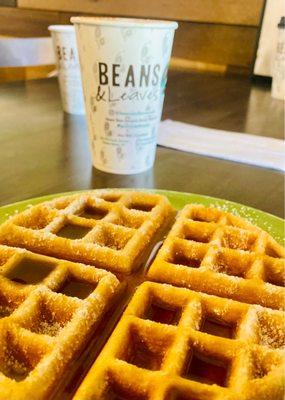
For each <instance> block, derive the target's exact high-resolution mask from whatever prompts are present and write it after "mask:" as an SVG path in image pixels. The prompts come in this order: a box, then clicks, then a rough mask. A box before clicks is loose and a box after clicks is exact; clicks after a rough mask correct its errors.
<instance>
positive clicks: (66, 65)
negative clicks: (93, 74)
mask: <svg viewBox="0 0 285 400" xmlns="http://www.w3.org/2000/svg"><path fill="white" fill-rule="evenodd" d="M48 29H49V31H50V32H51V36H52V40H53V47H54V53H55V57H56V64H57V69H58V81H59V87H60V95H61V100H62V108H63V110H64V111H65V112H67V113H69V114H85V107H84V99H83V91H82V81H81V74H80V66H79V60H78V52H77V45H76V36H75V29H74V26H72V25H51V26H49V27H48Z"/></svg>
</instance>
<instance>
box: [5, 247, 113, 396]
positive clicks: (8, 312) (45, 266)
mask: <svg viewBox="0 0 285 400" xmlns="http://www.w3.org/2000/svg"><path fill="white" fill-rule="evenodd" d="M119 289H120V284H119V281H118V280H117V278H116V277H115V276H114V275H113V274H111V273H110V272H106V271H103V270H99V269H96V268H94V267H92V266H88V265H82V264H76V263H72V262H69V261H62V260H57V259H55V258H51V257H46V256H41V255H36V254H34V253H31V252H29V251H27V250H23V249H16V248H10V247H7V246H0V388H1V389H0V399H1V400H7V399H15V400H40V399H42V398H46V396H48V395H49V393H50V391H51V389H53V388H54V386H55V385H56V384H57V383H58V382H59V380H60V378H61V377H62V375H63V373H64V372H65V371H66V370H67V367H68V363H69V362H70V361H72V360H73V359H74V357H75V356H76V354H77V352H78V351H80V350H81V347H82V346H83V345H84V344H85V343H86V341H87V339H88V337H89V335H90V334H91V332H92V331H94V329H95V328H96V326H97V324H98V323H99V321H100V319H101V317H102V316H103V315H104V314H105V312H106V311H107V309H108V308H109V307H110V305H111V304H112V302H113V300H114V298H115V295H116V294H117V293H119Z"/></svg>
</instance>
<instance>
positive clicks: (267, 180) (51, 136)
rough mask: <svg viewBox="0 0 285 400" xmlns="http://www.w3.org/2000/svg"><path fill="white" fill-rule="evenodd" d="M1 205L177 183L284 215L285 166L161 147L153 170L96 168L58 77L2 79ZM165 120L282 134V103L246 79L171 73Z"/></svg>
mask: <svg viewBox="0 0 285 400" xmlns="http://www.w3.org/2000/svg"><path fill="white" fill-rule="evenodd" d="M0 109H1V113H0V205H4V204H7V203H11V202H15V201H19V200H24V199H28V198H31V197H35V196H41V195H46V194H51V193H57V192H64V191H70V190H80V189H90V188H102V187H145V188H158V189H169V190H170V189H171V190H179V191H186V192H193V193H201V194H205V195H210V196H216V197H220V198H224V199H228V200H232V201H237V202H240V203H243V204H245V205H248V206H253V207H257V208H259V209H261V210H264V211H267V212H270V213H272V214H275V215H278V216H283V215H284V204H283V196H284V179H283V178H284V177H283V174H282V173H281V172H278V171H273V170H269V169H264V168H257V167H253V166H250V165H246V164H239V163H234V162H230V161H223V160H220V159H216V158H210V157H203V156H199V155H195V154H191V153H185V152H181V151H175V150H171V149H167V148H162V147H159V148H158V152H157V158H156V163H155V166H154V168H153V169H152V170H150V171H147V172H146V173H143V174H139V175H133V176H122V175H112V174H107V173H103V172H100V171H98V170H95V169H94V168H92V164H91V158H90V154H89V149H88V142H87V130H86V124H85V119H84V117H75V116H70V115H66V114H64V113H63V112H62V111H61V104H60V97H59V91H58V85H57V81H56V80H55V79H49V80H38V81H29V82H21V83H10V84H4V85H0ZM163 118H172V119H176V120H181V121H185V122H189V123H193V124H197V125H202V126H208V127H212V128H218V129H226V130H233V131H239V132H248V133H252V134H258V135H265V136H272V137H276V138H281V137H282V136H283V131H284V125H283V120H284V112H283V103H282V102H281V101H278V100H274V99H272V98H271V96H270V91H269V88H268V87H267V86H256V85H252V84H251V83H250V81H249V80H248V79H246V78H242V77H220V76H211V75H209V74H193V73H192V74H190V73H188V74H185V73H181V72H171V73H170V76H169V81H168V87H167V94H166V102H165V107H164V113H163Z"/></svg>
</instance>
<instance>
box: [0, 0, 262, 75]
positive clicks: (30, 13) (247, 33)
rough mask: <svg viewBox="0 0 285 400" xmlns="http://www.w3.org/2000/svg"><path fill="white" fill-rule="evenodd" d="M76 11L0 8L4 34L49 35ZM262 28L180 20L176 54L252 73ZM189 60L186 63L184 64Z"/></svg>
mask: <svg viewBox="0 0 285 400" xmlns="http://www.w3.org/2000/svg"><path fill="white" fill-rule="evenodd" d="M72 15H75V14H73V13H65V12H58V11H41V10H26V9H19V8H9V7H0V35H6V36H16V37H31V36H34V37H40V36H49V32H48V29H47V28H48V26H49V25H51V24H68V23H70V18H71V16H72ZM257 33H258V28H257V27H255V26H238V25H225V24H210V23H197V22H180V24H179V29H178V30H177V31H176V34H175V41H174V45H173V56H174V57H175V58H179V59H182V60H186V61H188V62H190V63H188V64H189V65H190V64H191V67H192V68H193V69H208V70H217V68H215V67H213V66H211V64H215V65H218V66H220V69H221V68H222V69H224V70H225V69H229V67H231V66H235V67H238V68H239V69H240V70H242V71H243V69H246V71H245V72H247V73H249V71H250V69H251V65H252V62H253V58H254V53H255V46H256V39H257ZM184 64H185V62H182V65H184Z"/></svg>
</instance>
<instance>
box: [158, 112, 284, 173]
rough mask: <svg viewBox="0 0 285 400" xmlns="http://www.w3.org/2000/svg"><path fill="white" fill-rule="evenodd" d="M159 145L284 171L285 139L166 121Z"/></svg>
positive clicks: (159, 134)
mask: <svg viewBox="0 0 285 400" xmlns="http://www.w3.org/2000/svg"><path fill="white" fill-rule="evenodd" d="M158 144H159V145H161V146H165V147H171V148H173V149H177V150H183V151H188V152H191V153H196V154H202V155H204V156H210V157H217V158H223V159H225V160H231V161H237V162H241V163H246V164H252V165H257V166H260V167H265V168H272V169H277V170H281V171H285V145H284V141H283V140H279V139H273V138H269V137H263V136H256V135H248V134H245V133H235V132H229V131H221V130H218V129H210V128H203V127H201V126H196V125H190V124H185V123H183V122H178V121H172V120H169V119H167V120H165V121H163V122H161V124H160V127H159V131H158Z"/></svg>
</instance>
